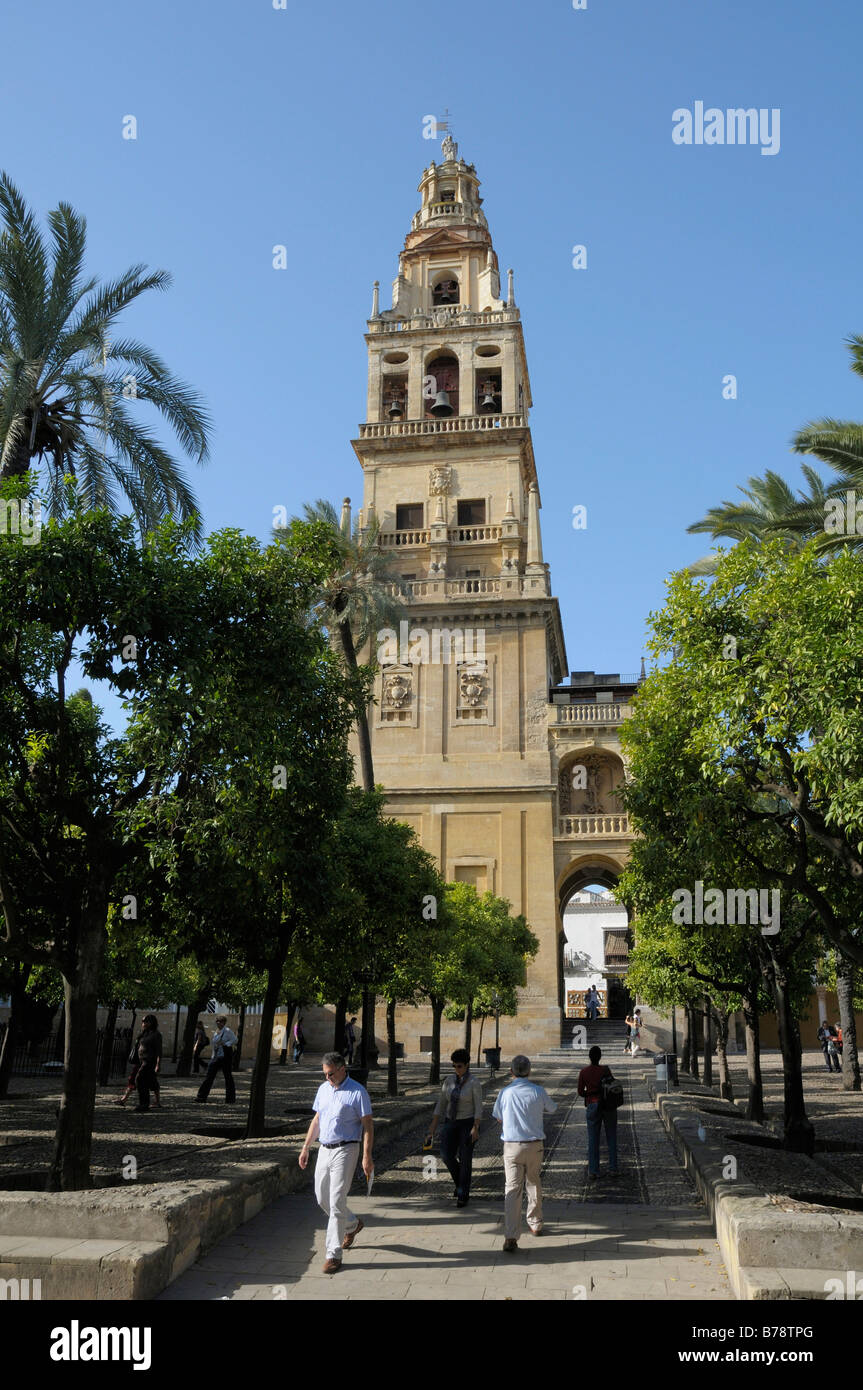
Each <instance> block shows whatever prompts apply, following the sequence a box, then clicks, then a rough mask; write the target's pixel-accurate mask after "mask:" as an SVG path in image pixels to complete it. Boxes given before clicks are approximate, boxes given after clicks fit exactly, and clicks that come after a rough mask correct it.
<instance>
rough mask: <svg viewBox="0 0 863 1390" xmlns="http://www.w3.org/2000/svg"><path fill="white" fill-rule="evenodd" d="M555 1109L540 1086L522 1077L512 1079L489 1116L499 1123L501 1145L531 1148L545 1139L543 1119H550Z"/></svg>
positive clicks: (555, 1106) (549, 1097)
mask: <svg viewBox="0 0 863 1390" xmlns="http://www.w3.org/2000/svg"><path fill="white" fill-rule="evenodd" d="M556 1109H557V1105H556V1104H555V1102H554V1101H553V1100H552V1098H551V1096H550V1095H549V1094H548V1091H546V1089H545V1087H544V1086H537V1084H536V1082H535V1081H529V1080H528V1079H527V1077H526V1076H516V1077H513V1079H512V1081H511V1082H510V1084H509V1085H508V1086H504V1088H503V1090H502V1091H501V1092H500V1094H499V1095H498V1098H497V1100H496V1101H495V1103H494V1109H493V1110H492V1112H491V1113H492V1115H493V1116H494V1118H495V1119H496V1120H501V1121H502V1122H503V1134H502V1136H501V1137H502V1139H503V1142H504V1143H505V1144H531V1143H533V1142H534V1141H536V1140H537V1139H544V1138H545V1129H544V1127H543V1119H542V1117H543V1115H553V1114H554V1112H555V1110H556Z"/></svg>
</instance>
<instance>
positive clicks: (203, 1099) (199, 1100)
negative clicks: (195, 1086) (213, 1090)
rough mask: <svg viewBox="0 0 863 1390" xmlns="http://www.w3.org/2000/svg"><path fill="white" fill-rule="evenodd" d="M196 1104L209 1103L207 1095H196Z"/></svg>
mask: <svg viewBox="0 0 863 1390" xmlns="http://www.w3.org/2000/svg"><path fill="white" fill-rule="evenodd" d="M195 1104H196V1105H206V1104H207V1097H206V1096H195Z"/></svg>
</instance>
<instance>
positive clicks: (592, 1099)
mask: <svg viewBox="0 0 863 1390" xmlns="http://www.w3.org/2000/svg"><path fill="white" fill-rule="evenodd" d="M587 1055H588V1057H589V1058H590V1066H589V1067H582V1069H581V1071H580V1072H579V1073H578V1094H579V1095H580V1096H584V1104H585V1110H586V1118H587V1171H588V1177H589V1178H590V1181H591V1182H596V1180H597V1178H598V1177H599V1131H600V1129H601V1128H602V1126H603V1125H605V1138H606V1142H607V1144H608V1175H609V1177H611V1178H616V1177H617V1111H616V1110H613V1109H611V1108H606V1107H604V1106H603V1104H602V1082H603V1080H604V1078H605V1077H608V1078H609V1080H612V1081H613V1080H614V1077H613V1076H612V1073H611V1068H610V1067H601V1066H600V1065H599V1059H600V1057H601V1056H602V1050H601V1048H598V1047H592V1048H591V1049H590V1051H589V1053H588V1054H587Z"/></svg>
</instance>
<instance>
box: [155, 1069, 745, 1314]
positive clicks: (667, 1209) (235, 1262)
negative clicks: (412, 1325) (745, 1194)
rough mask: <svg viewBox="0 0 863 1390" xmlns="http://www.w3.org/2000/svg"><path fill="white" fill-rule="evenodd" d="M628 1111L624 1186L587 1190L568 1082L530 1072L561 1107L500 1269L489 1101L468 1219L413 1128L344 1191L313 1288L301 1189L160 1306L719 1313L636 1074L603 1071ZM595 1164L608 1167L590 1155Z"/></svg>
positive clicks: (214, 1254) (713, 1270)
mask: <svg viewBox="0 0 863 1390" xmlns="http://www.w3.org/2000/svg"><path fill="white" fill-rule="evenodd" d="M614 1069H615V1071H616V1072H617V1074H619V1075H621V1076H623V1077H624V1079H625V1081H626V1086H627V1098H626V1104H625V1105H624V1107H623V1109H622V1110H621V1112H620V1119H619V1125H618V1138H619V1145H620V1160H619V1161H620V1167H621V1176H620V1178H619V1179H617V1180H612V1179H610V1178H608V1177H602V1178H600V1181H599V1182H596V1183H591V1182H589V1181H588V1177H587V1137H586V1126H585V1120H584V1107H583V1103H582V1102H581V1101H579V1100H577V1098H575V1094H574V1093H575V1082H576V1077H577V1072H578V1067H577V1066H576V1065H574V1064H573V1063H571V1062H569V1061H568V1059H563V1060H562V1061H560V1062H548V1061H545V1060H542V1061H538V1062H537V1064H536V1066H535V1069H534V1073H533V1076H534V1079H535V1080H538V1081H540V1082H541V1083H542V1084H544V1085H546V1086H547V1088H548V1089H549V1090H550V1092H551V1093H552V1095H553V1097H554V1099H555V1100H556V1101H557V1102H558V1107H559V1108H558V1111H557V1114H556V1115H555V1116H553V1117H552V1119H551V1121H550V1123H549V1124H548V1126H547V1143H546V1163H545V1170H544V1178H543V1184H544V1193H545V1201H544V1208H545V1209H544V1220H545V1230H544V1233H543V1234H542V1236H540V1237H534V1236H532V1235H530V1234H529V1233H525V1234H524V1235H523V1236H522V1238H521V1241H520V1245H519V1249H518V1251H517V1252H516V1253H514V1254H506V1255H505V1254H504V1253H503V1248H502V1247H503V1219H502V1218H503V1185H504V1184H503V1162H502V1150H501V1145H500V1141H499V1138H498V1133H499V1131H498V1126H497V1124H496V1123H495V1122H494V1121H493V1120H492V1119H491V1100H492V1097H493V1094H494V1092H495V1090H496V1085H495V1087H493V1089H492V1091H491V1092H489V1095H488V1098H487V1103H486V1113H485V1120H484V1124H483V1127H482V1132H481V1135H480V1139H479V1142H478V1144H477V1148H476V1151H475V1159H474V1182H473V1187H472V1191H471V1201H470V1204H469V1206H467V1207H466V1208H464V1209H462V1210H457V1209H456V1207H455V1204H454V1201H453V1198H452V1183H451V1180H450V1178H449V1174H448V1173H447V1171H446V1169H445V1167H444V1165H443V1164H442V1163H441V1162H440V1159H439V1158H438V1156H437V1154H436V1153H435V1154H432V1155H423V1153H422V1150H421V1143H422V1135H423V1133H424V1131H425V1128H426V1123H425V1121H422V1122H420V1123H419V1124H418V1125H417V1126H416V1128H413V1129H411V1131H410V1132H408V1133H406V1134H404V1135H402V1136H401V1137H400V1138H398V1139H395V1140H393V1141H391V1142H390V1143H388V1144H384V1145H382V1146H379V1147H378V1148H377V1150H376V1177H375V1185H374V1190H373V1193H372V1196H371V1197H369V1196H367V1195H365V1180H364V1179H363V1178H362V1175H361V1174H360V1173H359V1171H358V1174H357V1177H356V1178H355V1180H354V1187H353V1192H352V1196H351V1206H352V1208H353V1210H354V1211H356V1212H357V1214H358V1215H361V1216H362V1219H363V1221H364V1222H365V1229H364V1230H363V1231H362V1232H361V1234H360V1236H359V1237H358V1239H357V1241H356V1244H355V1246H354V1247H353V1249H351V1250H350V1251H347V1252H346V1254H345V1260H344V1264H343V1267H342V1269H341V1270H340V1271H339V1273H338V1274H336V1275H333V1276H328V1275H324V1274H323V1273H322V1265H323V1261H324V1259H325V1251H324V1221H323V1215H322V1213H321V1212H320V1211H319V1210H318V1208H317V1206H316V1203H315V1200H314V1196H313V1193H312V1191H311V1189H310V1188H309V1189H308V1190H306V1191H305V1192H301V1193H298V1194H295V1195H292V1196H289V1197H284V1198H282V1199H280V1200H279V1201H277V1202H275V1203H273V1204H272V1205H271V1206H269V1207H267V1208H266V1210H264V1211H263V1212H261V1213H260V1214H259V1215H258V1216H256V1217H255V1218H254V1219H253V1220H252V1221H249V1222H247V1223H246V1224H245V1225H243V1226H240V1227H238V1228H237V1230H235V1231H234V1232H233V1233H232V1234H231V1235H229V1236H227V1237H226V1238H225V1239H224V1240H222V1241H221V1242H220V1243H219V1245H218V1246H217V1247H216V1248H215V1249H213V1250H212V1251H210V1252H209V1254H207V1255H206V1256H205V1257H204V1258H203V1259H201V1260H199V1261H198V1262H197V1263H196V1264H195V1265H194V1266H192V1267H191V1268H190V1269H189V1270H187V1271H186V1273H185V1274H183V1275H181V1276H180V1278H179V1279H177V1280H176V1281H175V1282H174V1283H173V1284H172V1285H171V1286H170V1287H169V1288H168V1289H166V1290H165V1292H164V1293H163V1294H162V1295H161V1296H160V1297H161V1299H163V1300H201V1299H204V1300H209V1299H258V1300H273V1299H276V1300H281V1299H290V1300H292V1299H315V1298H333V1297H337V1298H339V1299H347V1300H355V1299H366V1300H367V1299H406V1300H414V1299H421V1300H427V1299H452V1298H453V1297H456V1298H458V1297H460V1298H463V1299H481V1300H484V1299H490V1300H501V1299H505V1300H522V1299H536V1300H581V1299H593V1300H630V1299H637V1300H652V1299H660V1300H678V1299H679V1300H689V1299H699V1300H710V1301H715V1300H730V1299H732V1297H733V1295H732V1293H731V1291H730V1288H729V1284H728V1279H727V1275H726V1272H725V1267H724V1265H723V1262H722V1259H721V1256H720V1254H719V1249H718V1246H717V1244H716V1241H715V1238H714V1235H713V1229H712V1226H711V1224H710V1220H709V1218H708V1216H707V1213H706V1210H705V1208H704V1206H703V1204H702V1203H701V1202H700V1200H699V1199H698V1197H697V1194H696V1193H695V1190H694V1188H693V1187H692V1185H691V1184H690V1182H689V1179H688V1178H687V1176H686V1174H685V1173H684V1172H683V1170H682V1169H681V1167H680V1164H679V1162H678V1160H677V1158H676V1155H675V1153H674V1150H673V1148H672V1146H671V1144H670V1142H669V1140H668V1138H667V1136H666V1133H665V1130H664V1128H663V1126H662V1124H661V1121H660V1120H659V1117H658V1115H657V1114H656V1111H655V1110H654V1108H653V1105H652V1104H651V1103H650V1101H649V1098H648V1096H647V1091H646V1088H645V1085H644V1075H645V1073H647V1072H648V1071H649V1072H650V1073H652V1070H653V1068H652V1066H651V1065H650V1063H649V1061H648V1060H646V1059H642V1058H637V1059H635V1060H634V1061H632V1060H630V1059H625V1060H620V1059H615V1061H614ZM602 1157H603V1164H604V1165H605V1162H606V1154H605V1151H604V1146H603V1155H602Z"/></svg>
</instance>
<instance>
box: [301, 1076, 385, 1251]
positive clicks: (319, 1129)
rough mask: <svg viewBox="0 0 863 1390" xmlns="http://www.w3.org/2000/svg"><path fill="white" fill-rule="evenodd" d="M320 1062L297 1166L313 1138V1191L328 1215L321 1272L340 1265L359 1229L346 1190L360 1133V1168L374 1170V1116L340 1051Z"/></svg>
mask: <svg viewBox="0 0 863 1390" xmlns="http://www.w3.org/2000/svg"><path fill="white" fill-rule="evenodd" d="M323 1067H324V1082H323V1085H322V1086H319V1087H318V1092H317V1095H316V1096H315V1099H314V1102H313V1104H312V1109H313V1110H314V1112H315V1118H314V1119H313V1120H312V1123H311V1124H310V1125H309V1132H308V1134H307V1135H306V1141H305V1143H304V1144H303V1147H302V1149H301V1151H300V1167H301V1168H306V1167H307V1166H308V1162H309V1150H310V1148H311V1146H312V1144H313V1143H314V1141H315V1140H316V1139H318V1138H319V1139H320V1141H321V1146H320V1148H319V1149H318V1158H317V1162H316V1164H315V1196H316V1197H317V1199H318V1206H319V1207H320V1208H321V1209H322V1210H323V1211H325V1212H326V1214H327V1216H328V1218H329V1220H328V1222H327V1258H326V1263H325V1264H324V1273H325V1274H336V1273H337V1272H338V1271H339V1270H340V1269H341V1267H342V1250H349V1249H350V1247H351V1246H352V1245H353V1243H354V1239H355V1237H356V1236H358V1235H359V1233H360V1231H361V1230H362V1229H363V1223H362V1221H361V1220H360V1218H359V1217H358V1216H355V1215H354V1213H353V1212H352V1211H351V1209H350V1207H349V1206H348V1192H349V1191H350V1186H351V1182H352V1180H353V1176H354V1172H355V1170H356V1166H357V1159H358V1158H359V1155H360V1139H361V1138H362V1142H363V1172H364V1173H365V1175H366V1178H367V1179H368V1178H371V1176H372V1173H373V1172H374V1163H373V1162H372V1145H373V1143H374V1121H373V1120H372V1103H371V1100H370V1099H369V1093H368V1091H367V1090H366V1088H365V1086H361V1085H360V1083H359V1082H358V1081H352V1080H351V1078H350V1077H349V1076H348V1069H347V1067H346V1066H345V1059H344V1057H342V1055H341V1053H340V1052H326V1053H324V1063H323ZM349 1224H350V1230H348V1225H349Z"/></svg>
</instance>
